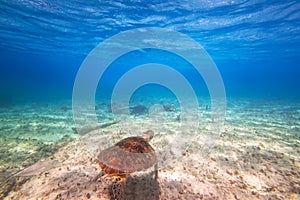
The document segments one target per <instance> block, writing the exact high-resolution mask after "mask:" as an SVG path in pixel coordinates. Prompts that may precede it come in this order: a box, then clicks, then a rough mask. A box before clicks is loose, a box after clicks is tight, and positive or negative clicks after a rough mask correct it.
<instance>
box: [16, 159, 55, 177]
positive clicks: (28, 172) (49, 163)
mask: <svg viewBox="0 0 300 200" xmlns="http://www.w3.org/2000/svg"><path fill="white" fill-rule="evenodd" d="M59 165H60V163H59V161H58V160H46V161H40V162H37V163H35V164H33V165H31V166H29V167H26V168H25V169H23V170H21V171H19V172H17V173H16V174H14V175H12V176H11V177H16V176H35V175H38V174H41V173H43V172H45V171H48V170H50V169H52V168H55V167H58V166H59Z"/></svg>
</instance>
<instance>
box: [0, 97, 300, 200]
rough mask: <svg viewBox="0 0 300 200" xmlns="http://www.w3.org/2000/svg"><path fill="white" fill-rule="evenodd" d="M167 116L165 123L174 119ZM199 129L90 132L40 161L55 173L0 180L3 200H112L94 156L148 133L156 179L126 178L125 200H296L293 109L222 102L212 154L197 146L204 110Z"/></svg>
mask: <svg viewBox="0 0 300 200" xmlns="http://www.w3.org/2000/svg"><path fill="white" fill-rule="evenodd" d="M171 112H174V113H171V114H168V116H169V117H170V119H172V117H174V116H176V112H177V111H174V110H173V111H171ZM206 112H207V113H206ZM200 121H202V122H200V125H199V127H198V128H197V129H196V130H195V129H194V128H192V127H191V128H190V129H189V126H184V128H185V130H184V131H182V130H181V129H182V126H179V125H178V122H177V121H176V120H169V121H168V122H166V123H164V125H163V126H162V125H160V126H159V127H157V126H156V124H155V123H153V121H151V120H147V117H145V116H132V117H131V119H127V120H125V121H120V122H119V123H117V124H114V125H112V126H108V127H106V128H103V129H101V130H93V131H91V132H89V133H88V134H86V135H84V136H82V137H78V138H77V139H74V140H73V141H71V142H68V143H64V145H61V146H60V147H59V148H57V151H55V153H53V154H52V155H51V156H50V157H46V158H45V160H46V161H47V160H48V161H49V160H50V161H51V160H55V161H58V163H59V165H55V166H53V167H51V168H50V169H49V170H47V171H44V172H42V173H38V174H35V175H33V176H16V177H11V178H8V179H7V177H6V179H4V178H2V180H1V182H2V186H1V198H3V199H112V191H111V190H112V182H113V178H108V177H106V178H105V177H104V178H103V177H102V178H97V175H98V174H99V173H100V172H101V169H100V167H99V165H98V163H97V155H98V154H99V152H100V151H101V150H103V149H104V148H106V147H108V146H110V145H112V144H114V143H115V142H117V141H119V140H121V139H123V138H125V137H127V136H129V135H141V134H142V132H143V131H145V130H147V129H152V130H154V132H155V136H154V138H153V139H152V140H151V142H150V143H151V145H152V146H153V148H154V149H155V150H156V154H157V158H158V164H159V172H158V178H157V179H155V178H154V176H153V170H152V169H149V170H147V171H144V172H137V173H133V174H131V175H129V177H128V178H127V181H126V188H125V196H126V199H149V200H155V199H191V200H192V199H300V104H299V103H298V104H297V103H291V102H289V103H288V104H287V103H286V102H284V101H274V102H270V101H257V102H251V101H248V100H242V99H240V100H231V101H228V107H227V114H226V121H225V125H224V127H223V129H222V130H223V131H222V133H221V134H220V137H219V138H217V139H214V143H213V145H212V146H211V148H204V147H205V145H204V144H203V142H201V140H202V141H206V139H205V138H207V135H203V134H201V132H203V131H204V130H207V127H208V126H211V124H212V123H213V122H212V121H211V119H210V118H209V111H205V109H204V110H203V115H202V118H201V119H200ZM141 127H142V128H141ZM201 145H203V146H201ZM203 151H205V152H203ZM3 171H5V170H3V169H2V174H4V172H3ZM2 177H3V176H2Z"/></svg>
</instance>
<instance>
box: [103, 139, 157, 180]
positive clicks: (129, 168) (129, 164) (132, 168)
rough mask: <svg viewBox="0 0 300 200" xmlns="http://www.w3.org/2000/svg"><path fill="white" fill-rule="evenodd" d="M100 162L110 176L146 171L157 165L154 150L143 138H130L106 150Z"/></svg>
mask: <svg viewBox="0 0 300 200" xmlns="http://www.w3.org/2000/svg"><path fill="white" fill-rule="evenodd" d="M98 161H99V164H100V167H101V168H102V171H103V172H104V173H105V174H107V175H109V176H114V175H124V174H130V173H133V172H137V171H142V170H146V169H148V168H150V167H152V166H153V165H155V164H156V163H157V161H156V156H155V152H154V149H153V148H152V147H151V145H150V144H149V143H148V142H147V140H145V139H144V138H143V137H128V138H125V139H123V140H121V141H120V142H118V143H116V144H115V145H114V146H112V147H109V148H107V149H104V150H103V151H101V152H100V154H99V155H98Z"/></svg>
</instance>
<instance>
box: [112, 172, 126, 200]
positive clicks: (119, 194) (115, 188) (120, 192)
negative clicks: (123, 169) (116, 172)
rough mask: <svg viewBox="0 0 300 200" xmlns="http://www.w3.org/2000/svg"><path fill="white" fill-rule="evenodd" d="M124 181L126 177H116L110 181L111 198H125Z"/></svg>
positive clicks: (115, 199)
mask: <svg viewBox="0 0 300 200" xmlns="http://www.w3.org/2000/svg"><path fill="white" fill-rule="evenodd" d="M125 183H126V177H118V178H116V180H115V181H114V182H113V183H112V188H111V189H112V199H113V200H125Z"/></svg>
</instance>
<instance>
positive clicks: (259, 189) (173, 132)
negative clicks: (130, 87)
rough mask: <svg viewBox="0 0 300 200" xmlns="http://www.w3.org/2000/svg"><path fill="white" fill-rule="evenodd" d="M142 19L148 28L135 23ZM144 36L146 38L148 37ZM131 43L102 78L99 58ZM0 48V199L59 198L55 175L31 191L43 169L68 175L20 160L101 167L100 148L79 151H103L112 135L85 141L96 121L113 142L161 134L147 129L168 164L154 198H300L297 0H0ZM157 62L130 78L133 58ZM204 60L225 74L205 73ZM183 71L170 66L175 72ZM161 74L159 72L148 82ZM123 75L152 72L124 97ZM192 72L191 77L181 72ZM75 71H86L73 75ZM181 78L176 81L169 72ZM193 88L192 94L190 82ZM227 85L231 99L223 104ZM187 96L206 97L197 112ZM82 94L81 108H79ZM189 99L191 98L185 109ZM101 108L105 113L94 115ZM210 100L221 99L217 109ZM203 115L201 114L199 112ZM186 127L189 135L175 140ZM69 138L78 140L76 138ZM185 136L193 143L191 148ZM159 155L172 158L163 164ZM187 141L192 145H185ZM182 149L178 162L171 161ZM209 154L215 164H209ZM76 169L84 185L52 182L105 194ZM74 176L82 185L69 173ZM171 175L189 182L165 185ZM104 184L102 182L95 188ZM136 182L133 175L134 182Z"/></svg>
mask: <svg viewBox="0 0 300 200" xmlns="http://www.w3.org/2000/svg"><path fill="white" fill-rule="evenodd" d="M135 30H137V32H139V34H140V35H139V34H138V35H136V37H134V36H131V35H130V33H131V32H132V31H133V32H134V31H135ZM153 30H157V32H155V31H154V32H155V33H154V32H151V31H153ZM159 31H161V32H159ZM145 33H146V34H145ZM148 33H149V34H148ZM160 33H161V34H160ZM126 34H127V35H126ZM143 34H145V35H146V37H145V38H143V37H142V36H143ZM147 34H148V35H149V38H148V35H147ZM172 34H173V35H176V37H177V36H178V38H175V39H174V38H173V37H172ZM118 37H120V38H122V37H123V38H125V39H124V43H122V42H121V43H120V44H119V46H118V45H117V46H113V45H115V43H114V42H115V39H116V38H118ZM151 37H153V38H155V39H153V40H152V39H151ZM140 38H141V40H139V39H140ZM179 38H181V39H182V38H185V39H186V41H185V40H180V39H179ZM176 39H178V40H176ZM139 41H141V43H142V42H145V44H146V43H147V44H149V47H147V48H144V49H139V48H138V47H139V44H140V43H139ZM106 42H107V43H106ZM109 42H110V43H109ZM106 44H108V46H109V45H112V44H113V45H112V46H110V47H109V48H107V49H108V51H107V52H105V51H104V53H103V54H101V55H100V57H99V59H98V60H97V62H98V63H97V62H95V66H94V67H95V68H93V67H91V68H90V69H93V70H95V73H94V72H93V71H90V72H89V73H90V77H91V78H89V76H87V77H86V79H85V81H82V82H80V81H79V80H80V76H81V75H82V74H81V75H80V73H81V72H82V71H84V70H82V69H83V68H84V66H85V65H88V64H89V63H91V62H90V60H93V59H94V57H93V56H94V54H93V53H95V52H97V51H98V50H99V49H100V48H102V47H103V46H105V45H106ZM101 45H102V46H101ZM198 45H199V46H198ZM135 47H136V48H135ZM198 47H199V49H201V50H199V49H198V50H199V51H198V50H197V48H198ZM200 47H201V48H200ZM97 48H98V50H97ZM114 48H115V49H114ZM116 48H117V49H116ZM126 48H128V49H131V48H132V51H130V52H127V53H126V54H124V55H120V56H119V57H117V58H116V59H113V60H112V62H110V63H109V66H108V67H107V69H106V70H105V72H103V74H102V76H101V79H100V77H99V76H98V75H100V72H99V71H97V70H98V68H97V66H98V67H99V69H100V66H102V64H103V63H106V61H109V59H110V58H111V57H110V56H111V55H113V54H114V53H116V52H118V51H119V50H120V49H121V50H122V49H126ZM182 49H184V50H182ZM195 49H196V50H195ZM102 50H103V49H102ZM172 50H174V51H172ZM177 50H178V51H179V52H181V51H182V52H184V51H186V52H190V51H191V52H192V53H195V52H201V53H200V54H199V57H197V56H198V54H197V53H195V54H193V55H191V54H189V53H187V54H183V55H187V57H188V55H190V56H191V57H189V58H191V59H194V58H195V59H196V60H197V61H199V63H200V66H202V62H203V66H204V68H203V69H202V70H203V71H201V70H200V71H199V69H198V68H197V67H195V66H193V64H194V63H192V62H190V60H189V59H188V58H187V57H184V56H178V54H176V51H177ZM194 50H195V51H194ZM99 51H100V50H99ZM195 55H196V56H195ZM193 56H195V57H193ZM0 58H1V60H0V64H1V66H0V174H1V176H0V181H1V190H0V199H2V198H4V199H5V198H6V199H9V198H15V199H37V198H42V199H54V198H53V196H51V195H50V194H51V193H52V192H49V191H52V188H47V187H51V184H50V186H47V187H46V186H45V187H43V189H41V190H40V191H34V192H32V193H31V192H28V191H30V188H31V189H32V188H35V187H36V188H37V187H40V186H39V183H38V181H37V180H38V178H39V177H40V178H41V179H45V180H44V181H45V182H50V183H53V184H56V185H57V184H58V185H59V184H61V185H62V182H61V181H62V180H60V179H59V178H57V177H55V176H51V174H52V173H50V175H47V176H46V175H45V176H41V174H32V173H30V175H27V174H25V173H24V174H22V173H20V175H19V174H18V175H16V176H13V178H11V177H12V175H13V174H15V173H17V172H19V171H20V170H23V169H24V168H25V169H26V167H28V166H31V165H32V164H34V163H37V162H38V161H41V160H47V159H49V158H50V159H52V160H53V159H54V160H55V161H56V160H59V161H60V162H61V163H64V164H63V165H66V163H68V164H70V163H72V164H71V166H79V165H80V166H81V165H83V166H84V167H86V169H87V171H86V172H84V173H85V174H89V175H90V176H91V177H92V176H96V175H95V170H94V171H92V170H90V171H88V170H89V166H85V165H90V166H92V167H93V166H95V168H96V169H97V170H99V171H100V167H99V166H98V165H96V164H95V163H94V162H92V161H82V162H81V160H80V159H84V157H82V155H81V154H80V153H79V149H81V148H82V149H81V150H82V151H85V150H86V151H88V152H89V154H86V155H89V156H91V157H93V156H94V157H93V159H94V158H95V153H98V152H99V151H100V150H103V148H104V146H105V145H104V146H103V145H102V146H99V144H94V143H93V144H91V143H90V144H89V145H87V144H85V145H82V146H80V145H81V143H78V144H77V143H76V142H78V140H79V139H80V138H81V137H82V136H84V135H86V134H90V133H97V134H99V135H101V137H102V136H105V137H106V138H107V139H106V140H105V141H106V144H113V143H114V142H117V141H118V139H123V138H124V136H129V135H139V134H141V133H142V132H143V131H145V130H147V129H151V130H153V131H154V132H155V134H156V135H155V136H154V138H153V141H151V142H152V144H153V148H154V149H155V150H156V152H157V156H158V162H159V166H161V169H164V171H163V170H162V171H160V173H161V174H160V175H159V179H158V180H157V182H155V184H154V185H155V187H154V189H153V190H154V193H153V194H152V193H151V194H152V197H153V198H150V199H180V197H179V196H180V195H181V199H203V198H204V199H209V198H220V199H234V198H235V199H268V198H271V199H272V198H274V199H284V198H287V199H298V198H300V192H299V191H300V164H299V163H300V160H299V158H300V89H299V86H300V64H299V63H300V2H299V1H297V0H294V1H292V0H285V1H284V0H282V1H268V0H253V1H251V0H211V1H207V0H180V1H179V0H172V1H171V0H169V1H163V0H152V1H146V0H145V1H143V0H89V1H86V0H71V1H67V0H0ZM95 60H96V59H95ZM149 63H150V64H153V63H155V64H157V65H156V67H158V69H159V70H157V68H155V66H154V68H153V69H154V70H153V71H152V72H149V73H144V74H143V75H142V76H139V75H138V76H135V77H134V79H130V76H125V75H126V74H129V72H131V73H133V72H137V71H134V70H133V69H134V68H135V67H136V66H140V68H139V69H142V68H141V66H142V67H145V69H146V70H145V71H147V70H148V69H151V66H148V68H147V64H149ZM207 63H210V64H209V65H208V66H209V67H212V68H213V71H214V70H215V71H214V73H215V75H216V76H210V77H207V75H206V76H205V75H204V73H205V72H206V71H205V67H206V64H207ZM103 65H104V64H103ZM165 66H168V68H167V67H166V68H164V67H165ZM152 67H153V66H152ZM160 67H161V70H160ZM163 68H164V70H165V71H164V70H163ZM155 70H156V71H155ZM168 70H169V71H168ZM175 71H176V74H174V76H171V75H170V76H169V75H168V74H167V72H170V74H172V73H173V72H174V73H175ZM164 72H166V74H165V73H164ZM199 72H200V73H199ZM202 72H203V74H202ZM87 74H88V73H87ZM178 74H180V75H178ZM156 75H157V76H156ZM172 75H173V74H172ZM175 75H176V76H175ZM177 75H178V76H177ZM82 76H84V75H82ZM96 76H97V77H96ZM152 76H153V77H155V78H156V79H155V80H156V81H153V82H151V81H148V82H147V80H148V79H151V77H152ZM95 77H96V78H95ZM97 78H99V79H100V80H99V83H98V85H97V86H96V91H95V94H93V93H89V92H90V91H89V90H86V91H85V89H82V88H84V87H88V85H89V84H92V83H94V82H93V81H94V80H96V79H97ZM126 78H127V79H130V80H131V81H133V82H134V81H136V82H134V83H136V84H138V83H143V80H144V81H146V82H147V83H148V84H144V85H138V87H137V88H136V90H134V92H133V93H132V95H131V96H130V99H128V102H129V105H128V106H127V107H126V106H125V107H122V106H119V104H115V103H114V102H112V98H113V95H114V89H116V88H117V89H118V87H116V86H118V84H120V83H121V85H119V91H122V92H124V89H123V90H122V88H123V87H122V86H123V85H122V83H124V80H125V79H126ZM181 78H183V79H182V82H180V81H181ZM157 80H158V81H157ZM209 80H210V82H209ZM212 80H214V81H212ZM122 81H123V82H122ZM139 81H141V82H139ZM185 81H187V82H188V83H189V86H191V87H187V86H185V85H184V86H183V87H180V86H178V85H181V86H182V84H181V83H186V82H185ZM79 82H80V83H81V84H83V85H76V84H79ZM173 82H174V85H173V84H169V85H168V84H167V83H173ZM160 83H166V84H160ZM176 84H177V85H176ZM209 84H210V85H209ZM187 85H188V84H187ZM81 86H82V88H81ZM168 86H170V88H169V87H168ZM177 86H178V87H177ZM77 88H79V89H82V91H85V92H82V93H81V94H82V97H83V98H85V97H86V98H89V97H92V98H93V100H94V101H95V103H94V104H92V105H91V107H88V106H86V107H85V106H84V104H76V103H77V102H75V103H74V101H76V100H77V99H76V97H77V96H76V95H77V93H76V89H77ZM124 88H125V87H124ZM172 88H173V89H172ZM216 88H218V89H216ZM177 89H178V90H177ZM190 89H191V91H193V92H194V93H193V94H194V95H195V96H194V97H195V98H196V101H192V100H190V99H188V98H186V99H185V96H182V94H183V93H184V94H185V93H188V92H189V91H190ZM215 90H218V92H216V93H214V91H215ZM176 91H181V92H183V93H180V94H179V93H176ZM126 92H127V93H129V92H128V91H126V90H125V93H126ZM93 95H94V96H93ZM126 95H128V94H126ZM214 95H215V96H214ZM220 96H221V98H220V99H222V102H220V103H219V104H218V103H217V104H214V102H215V100H218V98H219V97H220ZM215 97H218V98H215ZM225 100H226V102H225ZM184 102H190V105H189V106H190V107H193V106H194V105H196V104H197V108H196V110H197V111H195V112H196V114H195V113H193V112H194V111H193V112H192V111H190V110H188V108H187V107H184V105H187V104H189V103H187V104H184ZM193 102H194V103H195V104H193ZM224 102H225V103H226V105H225V103H224ZM198 104H199V105H198ZM79 105H80V106H79ZM215 105H222V106H221V107H220V108H219V107H217V108H216V107H215ZM76 106H78V107H80V109H81V110H76V109H78V107H76ZM181 106H183V107H184V109H185V108H186V109H187V110H188V112H187V114H186V115H184V111H182V110H180V109H182V107H181ZM194 108H195V106H194ZM90 109H91V110H94V111H91V110H90ZM184 109H183V110H184ZM220 109H221V111H220ZM124 110H126V112H125V113H124ZM127 111H128V112H127ZM93 112H95V113H96V122H95V121H92V122H91V121H88V120H89V118H90V117H91V116H92V117H93V114H94V113H93ZM214 112H217V114H218V112H221V114H220V115H221V117H220V118H221V119H220V120H219V119H218V117H216V113H214ZM225 113H226V117H225ZM118 114H120V116H119V115H118ZM194 114H195V115H194ZM195 116H197V117H198V118H197V119H196V120H195V121H197V122H196V124H197V127H196V128H195V124H193V122H194V121H193V122H191V121H192V120H191V119H195V118H193V117H195ZM189 117H191V118H189ZM76 118H77V119H76ZM79 118H80V119H79ZM79 121H80V123H79ZM81 122H82V123H81ZM92 123H96V125H95V124H92ZM78 126H81V127H78ZM216 126H218V127H217V129H214V127H216ZM76 128H77V129H76ZM210 131H211V132H213V133H211V132H210ZM215 132H217V133H215ZM125 133H127V135H126V134H125ZM185 134H186V135H185ZM197 134H198V135H197ZM205 134H208V136H207V135H205ZM200 135H201V136H200ZM108 138H109V139H108ZM172 138H173V139H172ZM89 141H90V140H89ZM179 141H180V142H181V143H180V145H175V144H177V143H176V142H179ZM201 141H202V142H203V143H201ZM208 141H212V142H211V143H210V142H208ZM74 142H75V144H76V145H78V146H77V147H78V148H71V147H70V148H68V145H74ZM102 142H103V141H102ZM164 142H166V143H164ZM184 142H187V143H188V144H189V146H190V147H189V148H191V150H190V151H189V153H186V152H188V151H187V150H186V149H187V147H183V146H184V145H186V143H184ZM194 142H195V144H194ZM197 142H198V143H197ZM100 143H101V142H100ZM103 143H104V142H103ZM101 144H102V143H101ZM166 144H168V145H166ZM172 144H174V146H172ZM76 145H75V146H76ZM97 145H98V146H97ZM206 145H211V146H209V147H207V146H206ZM168 147H170V149H172V151H174V152H175V156H174V155H173V152H172V151H171V150H170V151H171V153H170V154H168ZM86 148H87V149H86ZM173 148H175V150H174V149H173ZM208 149H209V150H208ZM185 151H186V152H185ZM165 154H166V155H165ZM66 155H67V156H66ZM160 155H165V156H164V157H168V158H170V159H171V157H172V159H174V160H172V162H171V161H170V162H168V164H166V162H165V160H164V159H161V160H160V159H159V156H160ZM179 155H180V156H179ZM182 155H184V156H186V155H189V157H188V156H186V158H184V159H181V156H182ZM76 156H77V157H76ZM89 156H87V157H89ZM79 157H80V158H79ZM200 157H201V158H203V159H202V160H201V159H198V161H199V163H198V161H196V160H197V159H196V158H200ZM61 158H69V159H65V160H60V159H61ZM87 159H89V158H87ZM189 159H190V160H189ZM206 159H207V160H206ZM167 160H168V159H167ZM175 160H176V162H177V163H176V164H175V165H176V166H179V167H178V168H176V167H174V166H173V167H170V165H171V164H170V163H174V162H175ZM200 160H201V161H200ZM173 161H174V162H173ZM65 162H66V163H65ZM80 162H81V163H80ZM191 162H194V164H191ZM202 162H207V163H208V164H207V165H201V163H202ZM78 163H80V164H78ZM82 163H85V164H82ZM164 167H165V168H164ZM179 168H180V169H179ZM183 168H184V170H183V171H182V169H183ZM49 169H50V170H54V173H56V174H57V175H60V176H61V177H64V175H66V174H63V173H69V172H65V171H64V169H65V168H64V167H62V169H63V170H59V171H55V170H56V169H57V168H56V167H55V166H50V167H49V166H47V172H46V173H48V170H49ZM72 170H75V171H76V170H77V168H76V169H75V168H74V169H73V168H72V169H71V171H72ZM97 170H96V171H97ZM176 170H177V171H176ZM268 170H269V171H268ZM67 171H69V169H68V170H67ZM199 171H200V172H199ZM50 172H51V171H50ZM77 172H78V171H76V173H77ZM97 172H98V171H97ZM41 173H45V172H44V171H43V172H41ZM210 174H213V175H211V176H212V177H209V176H210ZM224 174H225V175H224ZM287 174H288V175H287ZM32 176H33V178H32ZM287 176H288V177H289V178H285V177H287ZM174 177H177V178H174ZM187 177H188V178H187ZM199 177H200V178H199ZM203 177H205V178H203ZM51 178H52V179H51ZM81 178H82V181H83V182H82V183H85V184H86V185H85V186H86V187H85V189H83V188H80V187H79V186H78V185H77V186H78V188H76V189H74V188H71V189H70V191H71V192H72V191H73V193H72V194H73V195H74V196H68V195H69V193H68V194H67V193H66V192H65V193H63V192H62V191H69V188H68V189H66V188H65V187H64V188H60V189H61V190H60V189H56V190H55V191H54V190H53V194H55V195H54V196H56V195H57V196H56V197H57V198H58V197H62V196H63V197H64V198H66V199H78V198H81V197H80V195H81V194H84V195H86V197H87V198H88V197H91V198H92V199H93V197H95V199H97V198H96V197H99V193H101V195H102V194H103V195H104V197H105V198H106V199H107V198H110V197H109V193H108V192H107V191H106V190H105V187H106V186H103V185H101V186H99V184H98V185H97V186H95V182H92V181H91V180H92V179H89V180H87V179H85V178H84V177H81ZM64 180H67V179H66V178H65V179H64ZM78 180H79V179H78ZM80 180H81V179H80ZM178 180H181V182H180V184H182V185H181V186H180V184H179V182H178V183H177V182H176V181H178ZM67 181H70V183H69V184H71V185H73V182H72V181H73V180H72V181H71V180H69V179H68V180H67ZM75 181H76V179H75ZM172 181H173V182H176V184H177V185H176V184H175V185H176V187H180V188H185V191H188V192H187V193H185V192H183V193H182V192H178V191H182V190H181V189H178V188H177V189H176V190H175V189H174V188H176V187H175V186H174V187H173V189H172V187H169V186H170V185H172V183H173V182H172ZM32 185H34V186H35V187H31V186H32ZM83 185H84V184H83ZM224 185H226V187H225V186H224ZM150 186H151V184H150ZM150 186H149V187H150ZM152 186H153V185H152ZM95 187H98V191H97V189H96V191H94V190H93V189H90V188H95ZM108 187H109V186H108ZM131 187H133V186H132V185H130V180H129V183H128V188H131ZM86 188H88V189H86ZM103 188H104V189H103ZM155 188H156V189H155ZM187 188H188V189H187ZM89 189H90V190H89ZM147 189H148V188H147ZM156 190H157V191H159V192H157V191H156ZM74 191H75V192H74ZM132 191H133V190H132ZM207 191H211V192H207ZM39 192H40V193H39ZM152 192H153V191H152ZM125 193H126V192H125ZM30 195H31V196H30ZM47 195H48V196H47ZM59 195H60V196H59ZM76 195H77V196H76ZM101 195H100V196H101ZM105 195H106V196H105ZM126 195H127V196H128V199H130V198H129V196H130V197H131V198H132V199H139V198H142V197H141V196H140V197H139V196H135V197H134V198H133V197H132V196H134V194H131V193H130V194H129V193H128V192H127V193H126ZM153 195H154V196H153ZM172 195H173V196H172ZM176 195H179V196H176ZM182 195H183V196H182ZM142 196H144V197H145V196H151V195H150V194H149V193H145V194H143V195H142ZM105 198H104V199H105ZM111 198H113V197H111Z"/></svg>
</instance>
